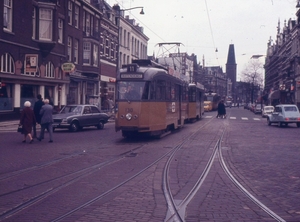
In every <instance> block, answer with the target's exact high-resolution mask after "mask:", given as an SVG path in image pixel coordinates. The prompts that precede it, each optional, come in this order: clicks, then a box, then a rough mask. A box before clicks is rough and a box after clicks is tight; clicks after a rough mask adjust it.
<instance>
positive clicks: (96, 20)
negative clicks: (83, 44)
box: [95, 18, 99, 38]
mask: <svg viewBox="0 0 300 222" xmlns="http://www.w3.org/2000/svg"><path fill="white" fill-rule="evenodd" d="M95 36H96V37H97V38H99V19H97V18H96V19H95Z"/></svg>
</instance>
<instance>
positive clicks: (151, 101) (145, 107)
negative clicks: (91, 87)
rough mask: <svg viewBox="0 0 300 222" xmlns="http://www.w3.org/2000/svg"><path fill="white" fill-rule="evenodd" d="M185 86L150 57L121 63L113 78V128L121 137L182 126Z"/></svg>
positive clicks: (161, 132) (155, 133) (156, 133)
mask: <svg viewBox="0 0 300 222" xmlns="http://www.w3.org/2000/svg"><path fill="white" fill-rule="evenodd" d="M188 90H189V87H188V84H187V83H185V82H184V81H182V80H180V79H179V78H176V77H174V76H172V75H170V74H168V70H167V69H166V68H165V67H164V66H162V65H160V64H157V63H154V62H153V61H151V60H134V61H133V63H131V64H128V65H124V66H122V68H121V69H120V72H119V73H118V75H117V80H116V105H117V112H116V117H115V129H116V131H120V130H121V131H122V135H123V136H124V137H130V136H134V135H138V134H147V135H150V136H162V135H164V134H166V133H169V132H170V131H172V130H174V129H177V128H179V127H181V126H182V125H183V124H184V122H185V121H186V120H187V119H189V116H188V115H189V113H188V111H189V110H188V108H189V106H188ZM197 112H199V111H197ZM191 113H192V112H191ZM193 115H194V117H197V115H195V114H193ZM199 117H200V116H199Z"/></svg>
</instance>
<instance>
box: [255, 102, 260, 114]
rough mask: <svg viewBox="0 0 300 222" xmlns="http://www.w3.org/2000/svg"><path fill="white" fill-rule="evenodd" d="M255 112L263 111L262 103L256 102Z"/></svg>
mask: <svg viewBox="0 0 300 222" xmlns="http://www.w3.org/2000/svg"><path fill="white" fill-rule="evenodd" d="M253 112H254V114H258V113H261V112H262V106H261V104H256V105H255V106H254V108H253Z"/></svg>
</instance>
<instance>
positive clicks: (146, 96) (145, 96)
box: [142, 82, 150, 100]
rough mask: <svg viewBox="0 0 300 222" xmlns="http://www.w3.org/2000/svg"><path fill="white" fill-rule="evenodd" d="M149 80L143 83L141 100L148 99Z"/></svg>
mask: <svg viewBox="0 0 300 222" xmlns="http://www.w3.org/2000/svg"><path fill="white" fill-rule="evenodd" d="M149 84H150V83H149V82H146V83H145V87H144V89H143V94H142V99H143V100H148V98H149Z"/></svg>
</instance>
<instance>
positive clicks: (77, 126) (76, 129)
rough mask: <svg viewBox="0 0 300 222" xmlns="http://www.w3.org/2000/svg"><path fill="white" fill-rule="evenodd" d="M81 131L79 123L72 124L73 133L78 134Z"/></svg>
mask: <svg viewBox="0 0 300 222" xmlns="http://www.w3.org/2000/svg"><path fill="white" fill-rule="evenodd" d="M78 130H79V124H78V122H72V123H71V126H70V131H71V132H77V131H78Z"/></svg>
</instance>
